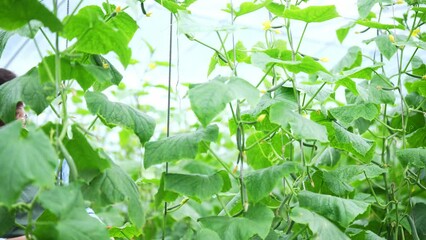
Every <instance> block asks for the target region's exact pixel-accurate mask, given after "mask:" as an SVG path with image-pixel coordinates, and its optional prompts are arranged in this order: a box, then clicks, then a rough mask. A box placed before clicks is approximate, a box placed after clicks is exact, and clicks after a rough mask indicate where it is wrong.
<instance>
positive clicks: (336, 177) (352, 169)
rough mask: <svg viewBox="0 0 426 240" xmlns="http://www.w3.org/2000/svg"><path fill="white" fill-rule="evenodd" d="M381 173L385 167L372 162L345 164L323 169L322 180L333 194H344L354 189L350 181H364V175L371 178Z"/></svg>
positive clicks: (384, 171) (384, 170)
mask: <svg viewBox="0 0 426 240" xmlns="http://www.w3.org/2000/svg"><path fill="white" fill-rule="evenodd" d="M383 173H386V169H383V168H381V167H379V166H377V165H374V164H364V165H345V166H341V167H339V168H337V169H335V170H332V171H323V172H322V181H323V182H324V184H325V185H326V186H327V188H328V189H329V190H330V191H331V192H333V193H334V194H336V195H338V196H345V195H346V194H347V193H349V192H352V191H353V190H354V189H355V188H354V187H352V185H351V183H353V182H355V181H364V180H365V176H366V175H367V177H368V178H370V179H371V178H376V177H378V176H381V175H382V174H383Z"/></svg>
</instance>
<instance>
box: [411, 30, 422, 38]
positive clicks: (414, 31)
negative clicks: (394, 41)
mask: <svg viewBox="0 0 426 240" xmlns="http://www.w3.org/2000/svg"><path fill="white" fill-rule="evenodd" d="M419 33H420V28H417V29H414V30H413V31H412V32H411V36H412V37H417V35H419Z"/></svg>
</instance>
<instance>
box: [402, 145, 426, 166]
mask: <svg viewBox="0 0 426 240" xmlns="http://www.w3.org/2000/svg"><path fill="white" fill-rule="evenodd" d="M396 156H397V157H398V159H399V161H401V163H402V165H403V166H404V167H405V166H407V165H410V166H414V167H418V168H424V167H426V149H422V148H408V149H402V150H398V151H397V152H396Z"/></svg>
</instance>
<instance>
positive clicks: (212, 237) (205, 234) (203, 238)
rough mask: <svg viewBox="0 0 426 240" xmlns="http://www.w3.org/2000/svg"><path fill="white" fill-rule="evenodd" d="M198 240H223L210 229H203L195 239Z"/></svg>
mask: <svg viewBox="0 0 426 240" xmlns="http://www.w3.org/2000/svg"><path fill="white" fill-rule="evenodd" d="M195 239H196V240H221V238H220V237H219V235H218V234H217V233H216V232H215V231H213V230H210V229H208V228H201V229H200V230H199V231H198V232H197V235H196V237H195Z"/></svg>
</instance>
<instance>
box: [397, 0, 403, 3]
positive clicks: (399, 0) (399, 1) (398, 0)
mask: <svg viewBox="0 0 426 240" xmlns="http://www.w3.org/2000/svg"><path fill="white" fill-rule="evenodd" d="M396 4H404V0H396Z"/></svg>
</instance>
